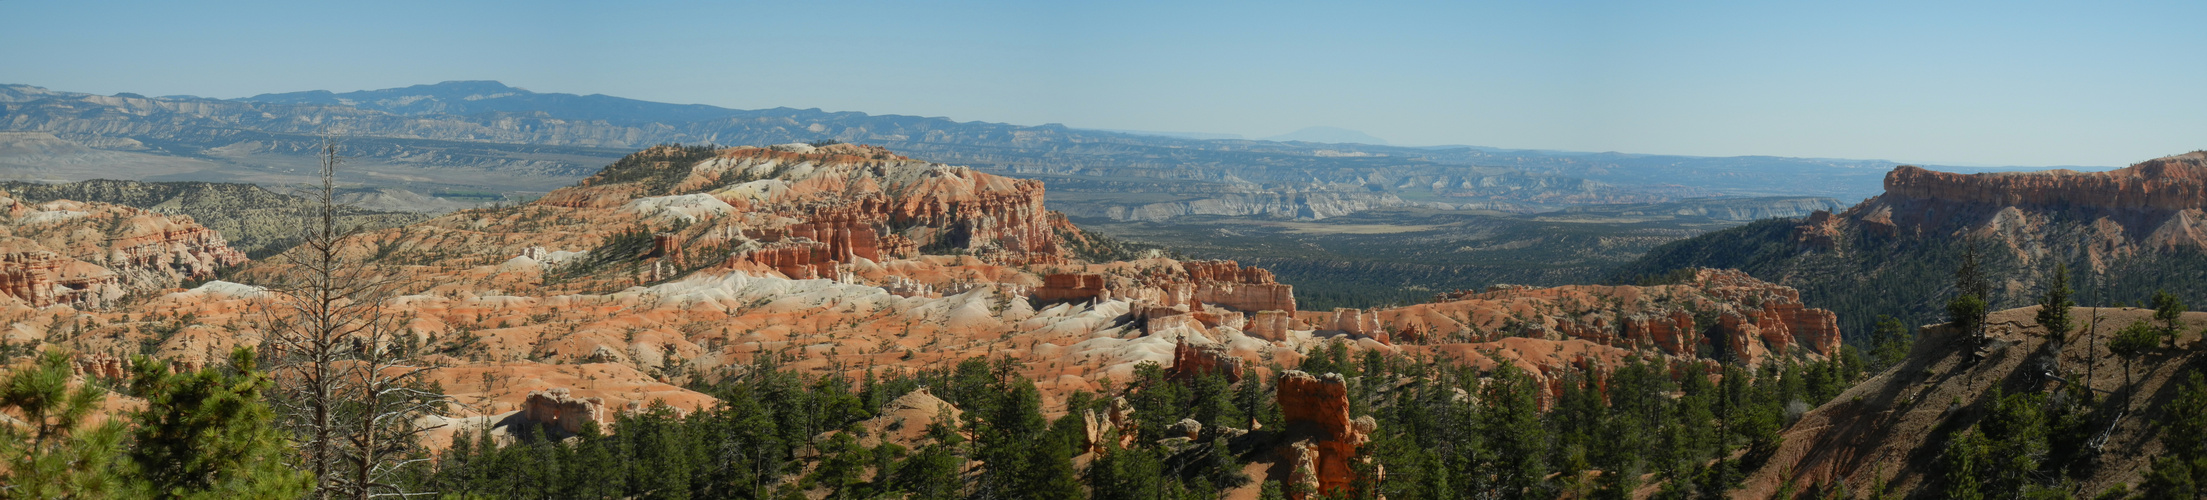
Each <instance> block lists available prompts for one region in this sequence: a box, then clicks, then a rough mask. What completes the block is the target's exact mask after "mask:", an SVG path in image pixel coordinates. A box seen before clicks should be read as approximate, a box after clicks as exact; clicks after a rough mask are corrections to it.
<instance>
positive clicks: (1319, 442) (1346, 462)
mask: <svg viewBox="0 0 2207 500" xmlns="http://www.w3.org/2000/svg"><path fill="white" fill-rule="evenodd" d="M1277 387H1278V391H1277V393H1276V394H1277V398H1278V400H1279V405H1280V414H1281V416H1282V417H1283V420H1285V421H1286V426H1287V429H1286V432H1287V433H1288V434H1287V436H1288V438H1287V439H1288V445H1287V447H1286V449H1285V450H1284V455H1285V458H1286V459H1287V460H1288V461H1289V463H1291V464H1293V465H1292V467H1293V470H1292V471H1291V472H1290V473H1289V474H1288V477H1287V482H1288V483H1290V484H1301V485H1303V486H1304V488H1302V491H1306V492H1312V493H1316V494H1318V495H1337V494H1341V493H1344V491H1342V490H1344V489H1346V488H1348V487H1349V486H1350V484H1351V483H1353V482H1355V481H1356V470H1355V468H1354V465H1353V463H1352V462H1353V461H1357V460H1364V457H1360V456H1359V452H1358V447H1361V446H1363V445H1364V443H1366V442H1368V441H1370V440H1371V437H1370V433H1371V432H1372V430H1373V429H1374V428H1375V426H1376V424H1375V423H1374V421H1373V420H1372V419H1371V417H1364V418H1361V419H1351V418H1349V389H1348V383H1347V381H1346V380H1344V379H1342V378H1341V375H1340V374H1335V373H1327V374H1323V375H1311V374H1308V373H1303V372H1301V371H1296V370H1288V371H1285V372H1281V373H1280V381H1279V384H1278V386H1277ZM1298 500H1299V499H1298Z"/></svg>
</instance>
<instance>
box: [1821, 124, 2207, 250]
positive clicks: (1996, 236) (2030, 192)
mask: <svg viewBox="0 0 2207 500" xmlns="http://www.w3.org/2000/svg"><path fill="white" fill-rule="evenodd" d="M1860 236H1869V237H1874V238H1872V239H1869V240H1864V241H1867V242H1876V241H1883V240H1890V239H1895V238H1898V239H1912V238H1952V237H1968V238H1977V239H1990V240H1995V241H1999V242H2001V243H2003V244H2005V245H2006V246H2009V247H2011V248H2013V249H2014V250H2015V251H2018V252H2026V253H2030V254H2033V255H2040V254H2049V253H2050V254H2052V255H2068V254H2072V253H2081V254H2083V255H2085V256H2086V258H2085V259H2083V260H2084V261H2085V263H2084V264H2085V265H2089V266H2092V267H2093V268H2095V269H2100V268H2101V267H2102V266H2104V265H2106V264H2108V262H2109V261H2110V260H2111V259H2120V258H2123V257H2124V256H2127V255H2131V254H2133V253H2135V252H2136V251H2138V250H2142V249H2173V248H2193V249H2207V151H2202V152H2192V153H2186V154H2182V155H2177V156H2169V157H2164V158H2157V159H2153V160H2148V161H2144V162H2140V163H2138V164H2135V165H2131V166H2129V167H2125V168H2121V169H2117V170H2110V171H2106V172H2077V171H2071V170H2048V171H2040V172H1996V173H1979V174H1956V173H1948V172H1934V171H1930V170H1925V169H1922V168H1917V167H1912V166H1902V167H1897V168H1894V169H1893V171H1892V172H1890V173H1887V174H1886V176H1885V194H1883V195H1879V196H1877V197H1875V198H1870V199H1869V200H1866V201H1864V202H1862V203H1861V204H1859V205H1855V206H1854V207H1852V208H1849V209H1847V210H1846V211H1845V212H1842V213H1838V214H1832V213H1829V212H1821V211H1819V212H1817V213H1815V214H1812V215H1810V216H1809V217H1808V218H1807V219H1806V220H1803V221H1802V222H1801V223H1800V224H1799V225H1797V226H1795V227H1794V231H1793V241H1794V243H1795V244H1797V245H1799V246H1800V247H1801V248H1803V249H1810V250H1817V251H1840V252H1845V251H1848V247H1849V246H1850V245H1853V244H1854V243H1853V242H1854V241H1856V238H1857V237H1860ZM2034 246H2053V247H2056V248H2049V249H2036V250H2027V249H2030V248H2032V247H2034Z"/></svg>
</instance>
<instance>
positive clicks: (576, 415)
mask: <svg viewBox="0 0 2207 500" xmlns="http://www.w3.org/2000/svg"><path fill="white" fill-rule="evenodd" d="M521 418H523V419H526V420H528V421H530V422H533V423H535V424H537V425H539V426H542V427H543V428H544V430H547V431H550V430H554V429H557V430H558V431H559V432H563V433H566V434H567V435H574V434H579V433H581V432H582V428H583V425H584V424H587V423H590V422H597V423H598V425H599V426H600V427H604V426H606V424H607V422H606V420H605V400H604V399H601V398H595V397H589V398H578V397H574V396H571V395H568V391H567V388H564V387H561V388H555V389H550V390H544V391H530V392H529V397H528V398H527V399H523V400H522V402H521Z"/></svg>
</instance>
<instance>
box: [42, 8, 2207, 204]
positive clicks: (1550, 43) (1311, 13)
mask: <svg viewBox="0 0 2207 500" xmlns="http://www.w3.org/2000/svg"><path fill="white" fill-rule="evenodd" d="M2202 13H2207V6H2201V5H2190V4H2175V3H2170V4H2163V5H2144V6H2141V5H2104V4H2073V5H2072V4H2053V3H2040V4H2028V5H2013V4H2006V3H1983V4H1974V5H1940V6H1927V5H1917V4H1910V3H1899V2H1891V3H1876V4H1859V3H1857V4H1846V5H1843V6H1816V5H1791V4H1788V5H1762V4H1753V3H1737V4H1732V3H1702V4H1693V5H1687V6H1674V5H1670V4H1660V5H1643V4H1633V3H1608V2H1571V3H1561V4H1543V5H1537V6H1507V5H1487V4H1468V5H1466V4H1455V3H1449V4H1431V5H1415V4H1390V5H1383V6H1326V5H1315V4H1262V5H1253V6H1246V7H1235V6H1219V5H1205V6H1183V5H1178V4H1163V3H1159V4H1112V5H1109V6H1066V5H1028V4H1018V3H1003V4H993V3H974V2H966V3H957V4H938V5H930V6H914V5H905V4H889V3H882V4H873V3H836V4H808V5H803V6H792V5H746V6H727V5H690V4H676V3H661V4H630V3H623V4H617V5H616V4H591V3H574V2H555V3H545V4H513V5H502V4H484V3H470V4H459V5H447V4H441V3H415V4H403V3H402V4H401V5H399V6H398V8H393V9H373V10H365V9H348V8H346V7H344V6H339V5H295V4H287V3H274V2H243V3H233V4H228V5H224V6H220V7H203V6H185V5H171V4H164V3H156V2H85V3H70V4H50V3H25V2H0V19H5V20H6V21H0V23H4V24H0V25H4V26H6V27H7V28H8V29H5V30H0V43H4V44H5V46H6V47H7V48H5V49H0V67H5V68H7V69H8V71H7V74H6V75H0V80H9V81H13V82H17V83H23V84H29V85H37V86H42V87H47V88H50V89H54V90H62V91H74V92H92V93H100V94H113V93H118V92H132V93H138V94H143V95H149V96H158V95H178V94H185V95H199V96H207V97H219V98H236V97H245V96H251V95H257V94H263V93H281V92H293V91H303V90H330V91H335V92H345V91H353V90H368V89H382V88H393V87H404V86H409V85H416V84H426V83H435V82H440V81H447V80H498V81H501V82H504V83H506V84H508V85H513V86H516V87H522V88H527V89H530V90H533V91H537V92H561V93H574V94H605V95H611V96H619V97H627V98H633V99H641V100H648V101H658V102H670V103H696V104H709V105H714V106H722V107H728V108H737V109H758V108H772V107H782V106H787V107H793V108H821V109H825V110H836V111H859V112H865V113H870V114H901V115H917V116H942V117H949V118H952V119H955V120H959V121H987V122H1002V123H1014V124H1022V125H1039V124H1045V123H1060V124H1064V125H1066V126H1070V127H1077V128H1086V129H1105V130H1139V131H1183V132H1195V133H1208V134H1235V135H1240V136H1242V137H1250V138H1262V137H1272V136H1279V135H1283V134H1289V133H1292V132H1294V131H1297V130H1301V129H1304V128H1307V127H1337V128H1341V129H1348V130H1354V131H1360V132H1362V133H1365V134H1369V135H1371V136H1374V137H1377V138H1381V139H1384V140H1385V141H1387V142H1390V143H1393V144H1398V145H1444V144H1463V145H1478V146H1486V147H1495V148H1507V149H1544V150H1565V151H1618V152H1628V153H1642V154H1678V155H1693V156H1748V155H1768V156H1788V157H1809V158H1855V159H1886V160H1892V161H1903V162H1920V163H1934V164H1946V165H1958V166H1972V165H2014V166H2056V165H2083V166H2119V165H2127V164H2130V163H2133V162H2137V161H2141V160H2145V159H2150V158H2154V157H2159V156H2165V155H2170V154H2178V153H2183V152H2187V151H2193V150H2198V149H2203V148H2207V140H2203V138H2207V125H2203V124H2201V123H2199V120H2196V119H2193V118H2192V117H2193V116H2196V115H2199V114H2201V113H2202V112H2207V95H2202V94H2201V93H2199V92H2196V91H2193V90H2191V89H2190V88H2188V86H2187V85H2185V83H2187V82H2189V81H2196V80H2197V79H2199V78H2200V77H2202V76H2207V68H2200V67H2197V65H2185V64H2179V63H2180V62H2181V61H2184V60H2187V59H2188V58H2189V55H2190V54H2197V53H2200V52H2201V51H2200V50H2199V49H2202V48H2207V42H2201V41H2199V40H2198V39H2197V38H2196V37H2189V36H2186V35H2185V33H2188V32H2189V31H2188V26H2186V24H2187V23H2186V21H2185V20H2186V19H2196V18H2199V17H2198V14H2202ZM72 20H73V21H79V22H64V21H72ZM94 21H96V22H94Z"/></svg>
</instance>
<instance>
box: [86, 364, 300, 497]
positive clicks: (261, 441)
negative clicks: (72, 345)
mask: <svg viewBox="0 0 2207 500" xmlns="http://www.w3.org/2000/svg"><path fill="white" fill-rule="evenodd" d="M132 375H133V379H132V382H131V390H132V392H136V393H138V394H140V395H142V396H144V397H145V399H146V407H145V409H143V410H139V411H138V412H136V413H135V414H134V415H132V421H133V423H134V424H136V425H135V427H133V428H132V430H131V449H130V459H131V461H132V462H134V463H136V464H137V469H138V472H139V474H140V476H141V477H142V478H143V480H144V481H145V483H146V486H147V487H148V488H149V491H150V493H151V494H152V496H154V497H157V498H230V497H240V496H242V497H247V498H287V497H297V496H301V495H304V494H305V493H306V492H307V490H308V489H309V488H310V487H312V485H313V478H311V477H308V475H307V473H306V472H304V471H300V470H296V469H293V468H291V467H287V466H285V465H284V459H285V458H287V457H288V456H289V454H290V453H291V451H292V450H291V447H290V444H289V443H287V442H285V440H284V438H283V435H282V433H281V432H280V431H279V430H278V429H276V428H275V426H274V424H273V423H272V422H273V421H274V419H275V412H274V411H273V410H271V409H270V408H269V407H268V404H267V403H266V402H264V401H262V399H261V397H262V395H263V394H264V393H266V392H267V391H268V390H269V388H270V387H272V386H273V385H274V384H273V382H271V381H269V379H268V376H267V375H266V374H264V373H261V372H259V371H258V367H257V366H256V365H255V356H254V354H253V350H252V349H249V348H243V347H241V348H238V349H237V350H236V351H233V352H231V353H230V364H229V366H228V367H226V368H225V367H208V368H205V369H201V370H199V371H197V372H191V373H171V372H170V370H169V364H168V363H166V362H161V361H155V360H152V359H148V358H146V357H144V356H139V357H137V358H135V359H133V360H132Z"/></svg>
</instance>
